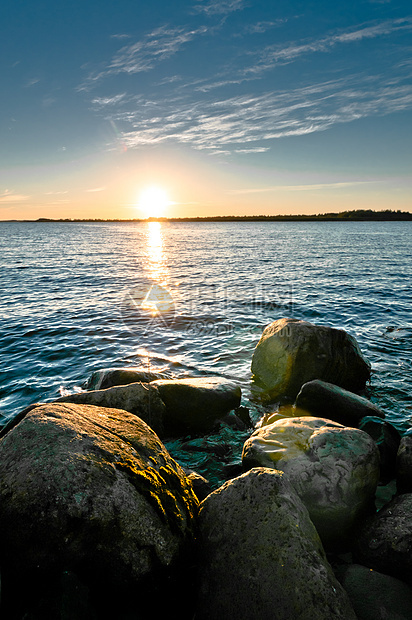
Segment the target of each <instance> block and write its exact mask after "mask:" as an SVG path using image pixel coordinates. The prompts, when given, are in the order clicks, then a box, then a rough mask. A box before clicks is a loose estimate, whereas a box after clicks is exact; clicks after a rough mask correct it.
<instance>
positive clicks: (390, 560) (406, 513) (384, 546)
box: [355, 493, 412, 584]
mask: <svg viewBox="0 0 412 620" xmlns="http://www.w3.org/2000/svg"><path fill="white" fill-rule="evenodd" d="M411 516H412V493H405V494H404V495H399V496H398V497H395V498H394V499H393V500H392V501H391V502H389V504H386V506H384V507H383V508H382V509H381V510H379V512H377V513H376V515H374V516H373V517H371V518H370V519H368V520H367V521H366V523H365V524H364V525H363V527H362V528H361V530H360V532H359V535H358V537H357V540H356V546H355V558H356V560H357V562H359V564H363V565H365V566H368V567H369V568H373V569H375V570H378V571H381V572H383V573H386V574H389V575H393V576H394V577H397V578H399V579H402V580H405V581H408V582H410V583H411V584H412V518H411Z"/></svg>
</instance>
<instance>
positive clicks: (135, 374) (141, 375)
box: [85, 368, 165, 390]
mask: <svg viewBox="0 0 412 620" xmlns="http://www.w3.org/2000/svg"><path fill="white" fill-rule="evenodd" d="M156 379H165V376H164V375H163V374H162V373H159V372H151V371H149V370H147V369H146V370H145V369H144V368H103V369H101V370H95V371H94V372H93V373H92V374H91V376H90V377H89V379H88V380H87V381H86V384H85V387H86V389H87V390H106V389H107V388H110V387H113V386H116V385H128V384H129V383H150V381H156Z"/></svg>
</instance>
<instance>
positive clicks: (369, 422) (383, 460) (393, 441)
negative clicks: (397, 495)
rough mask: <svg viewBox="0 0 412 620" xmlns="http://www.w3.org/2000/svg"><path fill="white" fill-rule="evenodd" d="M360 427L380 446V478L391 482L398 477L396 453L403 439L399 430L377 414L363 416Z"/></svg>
mask: <svg viewBox="0 0 412 620" xmlns="http://www.w3.org/2000/svg"><path fill="white" fill-rule="evenodd" d="M359 428H360V429H361V430H363V431H365V433H368V435H370V436H371V437H372V439H373V441H374V442H375V443H376V445H377V446H378V449H379V456H380V472H381V473H380V479H381V480H382V481H383V482H389V481H390V480H392V479H393V478H395V477H396V455H397V453H398V449H399V444H400V441H401V435H400V433H399V431H398V430H397V429H396V428H395V427H394V426H392V424H390V423H389V422H386V421H385V420H381V419H380V418H377V417H375V416H366V417H365V418H362V420H361V421H360V422H359Z"/></svg>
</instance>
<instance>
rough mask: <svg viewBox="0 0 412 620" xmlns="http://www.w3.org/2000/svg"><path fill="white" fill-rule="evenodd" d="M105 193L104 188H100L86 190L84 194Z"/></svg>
mask: <svg viewBox="0 0 412 620" xmlns="http://www.w3.org/2000/svg"><path fill="white" fill-rule="evenodd" d="M104 191H106V186H105V185H104V186H102V187H93V188H92V189H86V192H89V193H92V194H94V193H95V192H104Z"/></svg>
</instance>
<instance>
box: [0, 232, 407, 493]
mask: <svg viewBox="0 0 412 620" xmlns="http://www.w3.org/2000/svg"><path fill="white" fill-rule="evenodd" d="M411 248H412V222H349V221H345V222H342V221H339V222H321V221H311V222H269V221H266V222H258V221H252V222H245V221H237V222H207V221H201V222H167V221H162V222H155V221H145V222H0V272H1V289H0V425H1V424H5V423H6V422H7V421H8V420H10V419H11V418H13V417H14V416H15V415H16V414H17V413H18V412H19V411H21V410H22V409H24V408H25V407H27V406H28V405H30V404H32V403H36V402H49V401H52V400H54V399H56V398H58V397H59V396H61V395H67V394H70V393H74V392H78V391H81V390H83V389H85V382H86V381H87V379H88V378H89V377H90V375H91V373H92V372H93V371H95V370H99V369H104V368H121V367H134V368H135V367H138V368H141V369H144V370H150V371H156V372H162V373H164V374H165V376H167V377H170V378H186V377H199V376H219V377H223V378H227V379H228V380H231V381H235V382H237V383H238V385H240V387H241V389H242V406H243V407H246V408H247V409H248V410H249V415H250V418H251V422H252V425H256V424H259V420H260V419H261V417H262V416H263V415H264V414H265V413H268V412H269V411H270V410H274V407H275V406H274V405H273V404H268V403H264V402H262V401H261V400H260V399H259V398H257V397H256V393H255V392H254V390H253V382H252V377H251V371H250V364H251V360H252V355H253V351H254V348H255V347H256V344H257V342H258V341H259V338H260V336H261V333H262V331H263V329H264V327H265V326H266V325H268V324H269V323H271V322H272V321H275V320H277V319H280V318H283V317H292V318H296V319H302V320H305V321H309V322H311V323H315V324H319V325H328V326H331V327H336V328H342V329H345V330H346V331H347V332H348V333H350V334H351V335H353V336H354V337H355V338H356V339H357V341H358V343H359V346H360V348H361V350H362V352H363V354H364V355H365V356H366V357H367V358H368V359H369V361H370V362H371V364H372V377H371V382H370V385H368V387H367V391H366V395H367V397H368V398H370V400H371V401H373V402H374V403H376V404H378V405H379V406H380V407H381V408H382V409H383V410H384V411H385V412H386V419H387V420H388V421H389V422H391V423H392V424H393V425H394V426H395V427H396V428H397V429H398V430H399V431H400V432H401V433H402V434H404V433H406V432H408V431H409V429H412V372H411V359H412V316H411V299H412V295H411ZM271 408H272V409H271ZM252 430H253V427H252V428H248V429H240V430H239V429H237V428H232V427H231V426H229V425H225V424H223V425H221V426H220V427H219V428H217V429H216V430H215V431H213V432H212V433H211V434H209V435H207V436H204V437H192V436H186V437H182V438H178V439H173V440H170V441H167V440H165V445H166V447H167V448H168V449H169V451H170V453H171V454H172V456H173V457H174V458H175V459H176V460H177V461H178V462H179V463H180V464H181V465H183V466H184V467H187V468H189V469H194V470H195V471H198V473H200V474H202V475H204V476H205V477H207V478H208V479H209V480H210V482H211V484H212V487H216V486H218V485H219V484H221V483H222V482H223V481H224V480H225V479H226V478H227V477H228V476H229V475H230V472H234V471H236V468H238V467H239V465H240V462H241V451H242V446H243V443H244V441H245V439H246V437H247V436H248V435H250V433H251V432H252Z"/></svg>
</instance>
